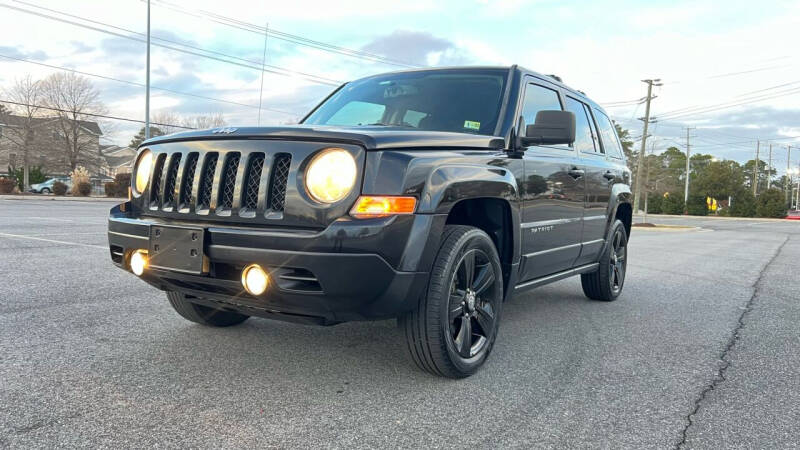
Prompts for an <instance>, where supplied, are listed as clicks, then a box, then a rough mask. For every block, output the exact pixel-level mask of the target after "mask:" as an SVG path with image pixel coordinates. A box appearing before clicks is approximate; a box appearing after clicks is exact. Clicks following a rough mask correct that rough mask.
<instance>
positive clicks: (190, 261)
mask: <svg viewBox="0 0 800 450" xmlns="http://www.w3.org/2000/svg"><path fill="white" fill-rule="evenodd" d="M204 238H205V229H203V228H190V227H173V226H164V225H153V226H151V227H150V248H149V249H148V253H149V255H148V256H149V265H150V267H153V268H156V269H164V270H172V271H176V272H183V273H189V274H195V275H201V274H203V273H206V272H208V262H207V258H206V256H205V254H204V253H203V248H204V247H203V242H204V241H205V239H204Z"/></svg>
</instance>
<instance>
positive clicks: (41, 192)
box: [39, 188, 50, 194]
mask: <svg viewBox="0 0 800 450" xmlns="http://www.w3.org/2000/svg"><path fill="white" fill-rule="evenodd" d="M39 193H40V194H49V193H50V189H49V188H42V190H41V191H39Z"/></svg>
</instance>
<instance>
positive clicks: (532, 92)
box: [522, 83, 562, 125]
mask: <svg viewBox="0 0 800 450" xmlns="http://www.w3.org/2000/svg"><path fill="white" fill-rule="evenodd" d="M561 109H562V108H561V100H559V98H558V92H556V91H555V90H553V89H549V88H546V87H544V86H539V85H538V84H533V83H528V86H527V87H526V88H525V99H524V100H523V102H522V118H523V119H525V125H532V124H534V123H536V113H538V112H539V111H547V110H559V111H560V110H561Z"/></svg>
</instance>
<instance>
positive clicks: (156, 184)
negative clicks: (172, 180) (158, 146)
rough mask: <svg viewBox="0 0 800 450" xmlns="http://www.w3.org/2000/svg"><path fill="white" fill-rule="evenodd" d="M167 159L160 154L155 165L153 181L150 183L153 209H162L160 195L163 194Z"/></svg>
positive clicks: (151, 206)
mask: <svg viewBox="0 0 800 450" xmlns="http://www.w3.org/2000/svg"><path fill="white" fill-rule="evenodd" d="M166 158H167V155H165V154H163V153H162V154H160V155H158V156H157V157H156V163H155V164H154V165H153V174H152V177H151V178H152V180H151V182H150V202H149V203H150V208H151V209H158V208H160V207H161V202H160V201H159V193H160V192H161V180H162V178H163V172H164V170H163V169H164V160H165V159H166Z"/></svg>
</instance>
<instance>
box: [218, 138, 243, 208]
mask: <svg viewBox="0 0 800 450" xmlns="http://www.w3.org/2000/svg"><path fill="white" fill-rule="evenodd" d="M240 159H241V155H240V154H239V153H231V154H229V155H228V157H227V158H225V168H224V169H223V172H222V180H221V183H222V185H221V187H220V193H219V204H218V205H217V213H220V212H224V211H226V210H227V211H228V212H229V211H230V209H231V208H233V194H234V192H235V190H236V172H237V170H238V169H239V160H240Z"/></svg>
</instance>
